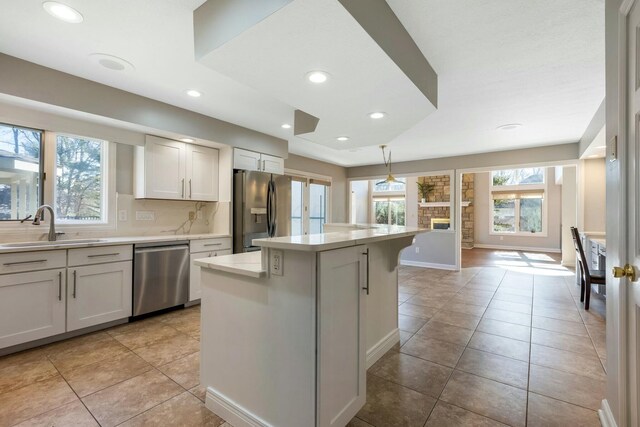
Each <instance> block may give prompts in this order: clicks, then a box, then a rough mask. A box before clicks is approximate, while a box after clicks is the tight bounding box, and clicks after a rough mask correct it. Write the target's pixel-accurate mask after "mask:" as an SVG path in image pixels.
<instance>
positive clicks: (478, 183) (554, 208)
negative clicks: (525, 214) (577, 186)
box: [474, 168, 562, 251]
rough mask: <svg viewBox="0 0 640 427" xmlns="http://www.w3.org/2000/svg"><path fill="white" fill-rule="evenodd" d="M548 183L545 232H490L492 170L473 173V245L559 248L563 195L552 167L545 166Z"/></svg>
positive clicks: (541, 248) (548, 249)
mask: <svg viewBox="0 0 640 427" xmlns="http://www.w3.org/2000/svg"><path fill="white" fill-rule="evenodd" d="M547 180H548V186H547V192H546V194H545V199H544V201H545V203H547V212H548V214H547V236H546V237H543V236H536V235H532V236H508V235H504V236H502V235H492V234H490V224H491V223H490V218H491V205H490V203H491V198H490V190H489V185H490V183H491V172H482V173H476V174H475V183H474V189H475V197H474V203H475V232H474V234H475V246H476V247H483V246H489V247H501V246H503V247H505V248H530V249H532V250H533V249H538V250H547V251H560V218H561V203H562V195H561V188H560V186H558V185H556V183H555V171H554V169H553V168H548V175H547Z"/></svg>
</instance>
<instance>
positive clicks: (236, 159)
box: [233, 148, 262, 171]
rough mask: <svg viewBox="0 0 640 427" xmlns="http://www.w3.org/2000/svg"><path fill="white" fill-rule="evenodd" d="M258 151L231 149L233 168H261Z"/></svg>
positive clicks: (248, 169) (250, 169) (249, 169)
mask: <svg viewBox="0 0 640 427" xmlns="http://www.w3.org/2000/svg"><path fill="white" fill-rule="evenodd" d="M261 166H262V165H261V163H260V153H256V152H255V151H249V150H243V149H241V148H234V149H233V168H234V169H242V170H247V171H259V170H260V168H261Z"/></svg>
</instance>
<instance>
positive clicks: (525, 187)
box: [488, 167, 549, 237]
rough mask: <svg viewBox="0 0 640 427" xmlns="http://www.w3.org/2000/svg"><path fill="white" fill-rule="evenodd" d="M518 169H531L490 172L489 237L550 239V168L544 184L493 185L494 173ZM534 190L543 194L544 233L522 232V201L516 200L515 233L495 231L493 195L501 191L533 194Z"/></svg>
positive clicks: (544, 174) (546, 171)
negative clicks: (548, 200)
mask: <svg viewBox="0 0 640 427" xmlns="http://www.w3.org/2000/svg"><path fill="white" fill-rule="evenodd" d="M516 169H529V168H509V169H495V170H491V171H489V173H488V174H489V235H491V236H517V237H524V236H528V237H548V210H549V209H548V206H549V204H548V202H547V198H548V194H549V193H548V185H549V168H548V167H544V168H543V169H544V173H543V180H544V183H542V184H521V185H493V172H495V171H497V170H516ZM532 190H540V192H541V193H542V199H541V200H542V231H540V232H539V233H532V232H530V231H520V202H519V201H520V199H517V198H516V199H513V200H515V203H514V205H515V206H514V217H515V218H514V222H515V224H514V225H515V230H516V231H514V232H509V231H495V230H494V228H493V227H494V223H493V208H494V199H493V193H495V192H500V191H509V192H512V193H518V192H531V191H532Z"/></svg>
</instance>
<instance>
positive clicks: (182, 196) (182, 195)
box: [180, 178, 184, 199]
mask: <svg viewBox="0 0 640 427" xmlns="http://www.w3.org/2000/svg"><path fill="white" fill-rule="evenodd" d="M180 197H181V198H183V199H184V178H182V194H181V195H180Z"/></svg>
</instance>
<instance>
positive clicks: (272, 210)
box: [233, 170, 291, 253]
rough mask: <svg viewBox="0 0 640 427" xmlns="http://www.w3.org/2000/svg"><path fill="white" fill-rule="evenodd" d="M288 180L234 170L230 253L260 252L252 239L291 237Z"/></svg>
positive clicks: (267, 174)
mask: <svg viewBox="0 0 640 427" xmlns="http://www.w3.org/2000/svg"><path fill="white" fill-rule="evenodd" d="M290 216H291V177H288V176H283V175H272V174H269V173H265V172H253V171H242V170H237V171H235V172H234V174H233V252H234V253H239V252H251V251H257V250H260V247H259V246H253V245H252V240H253V239H260V238H264V237H280V236H288V235H289V234H291V219H290Z"/></svg>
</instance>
